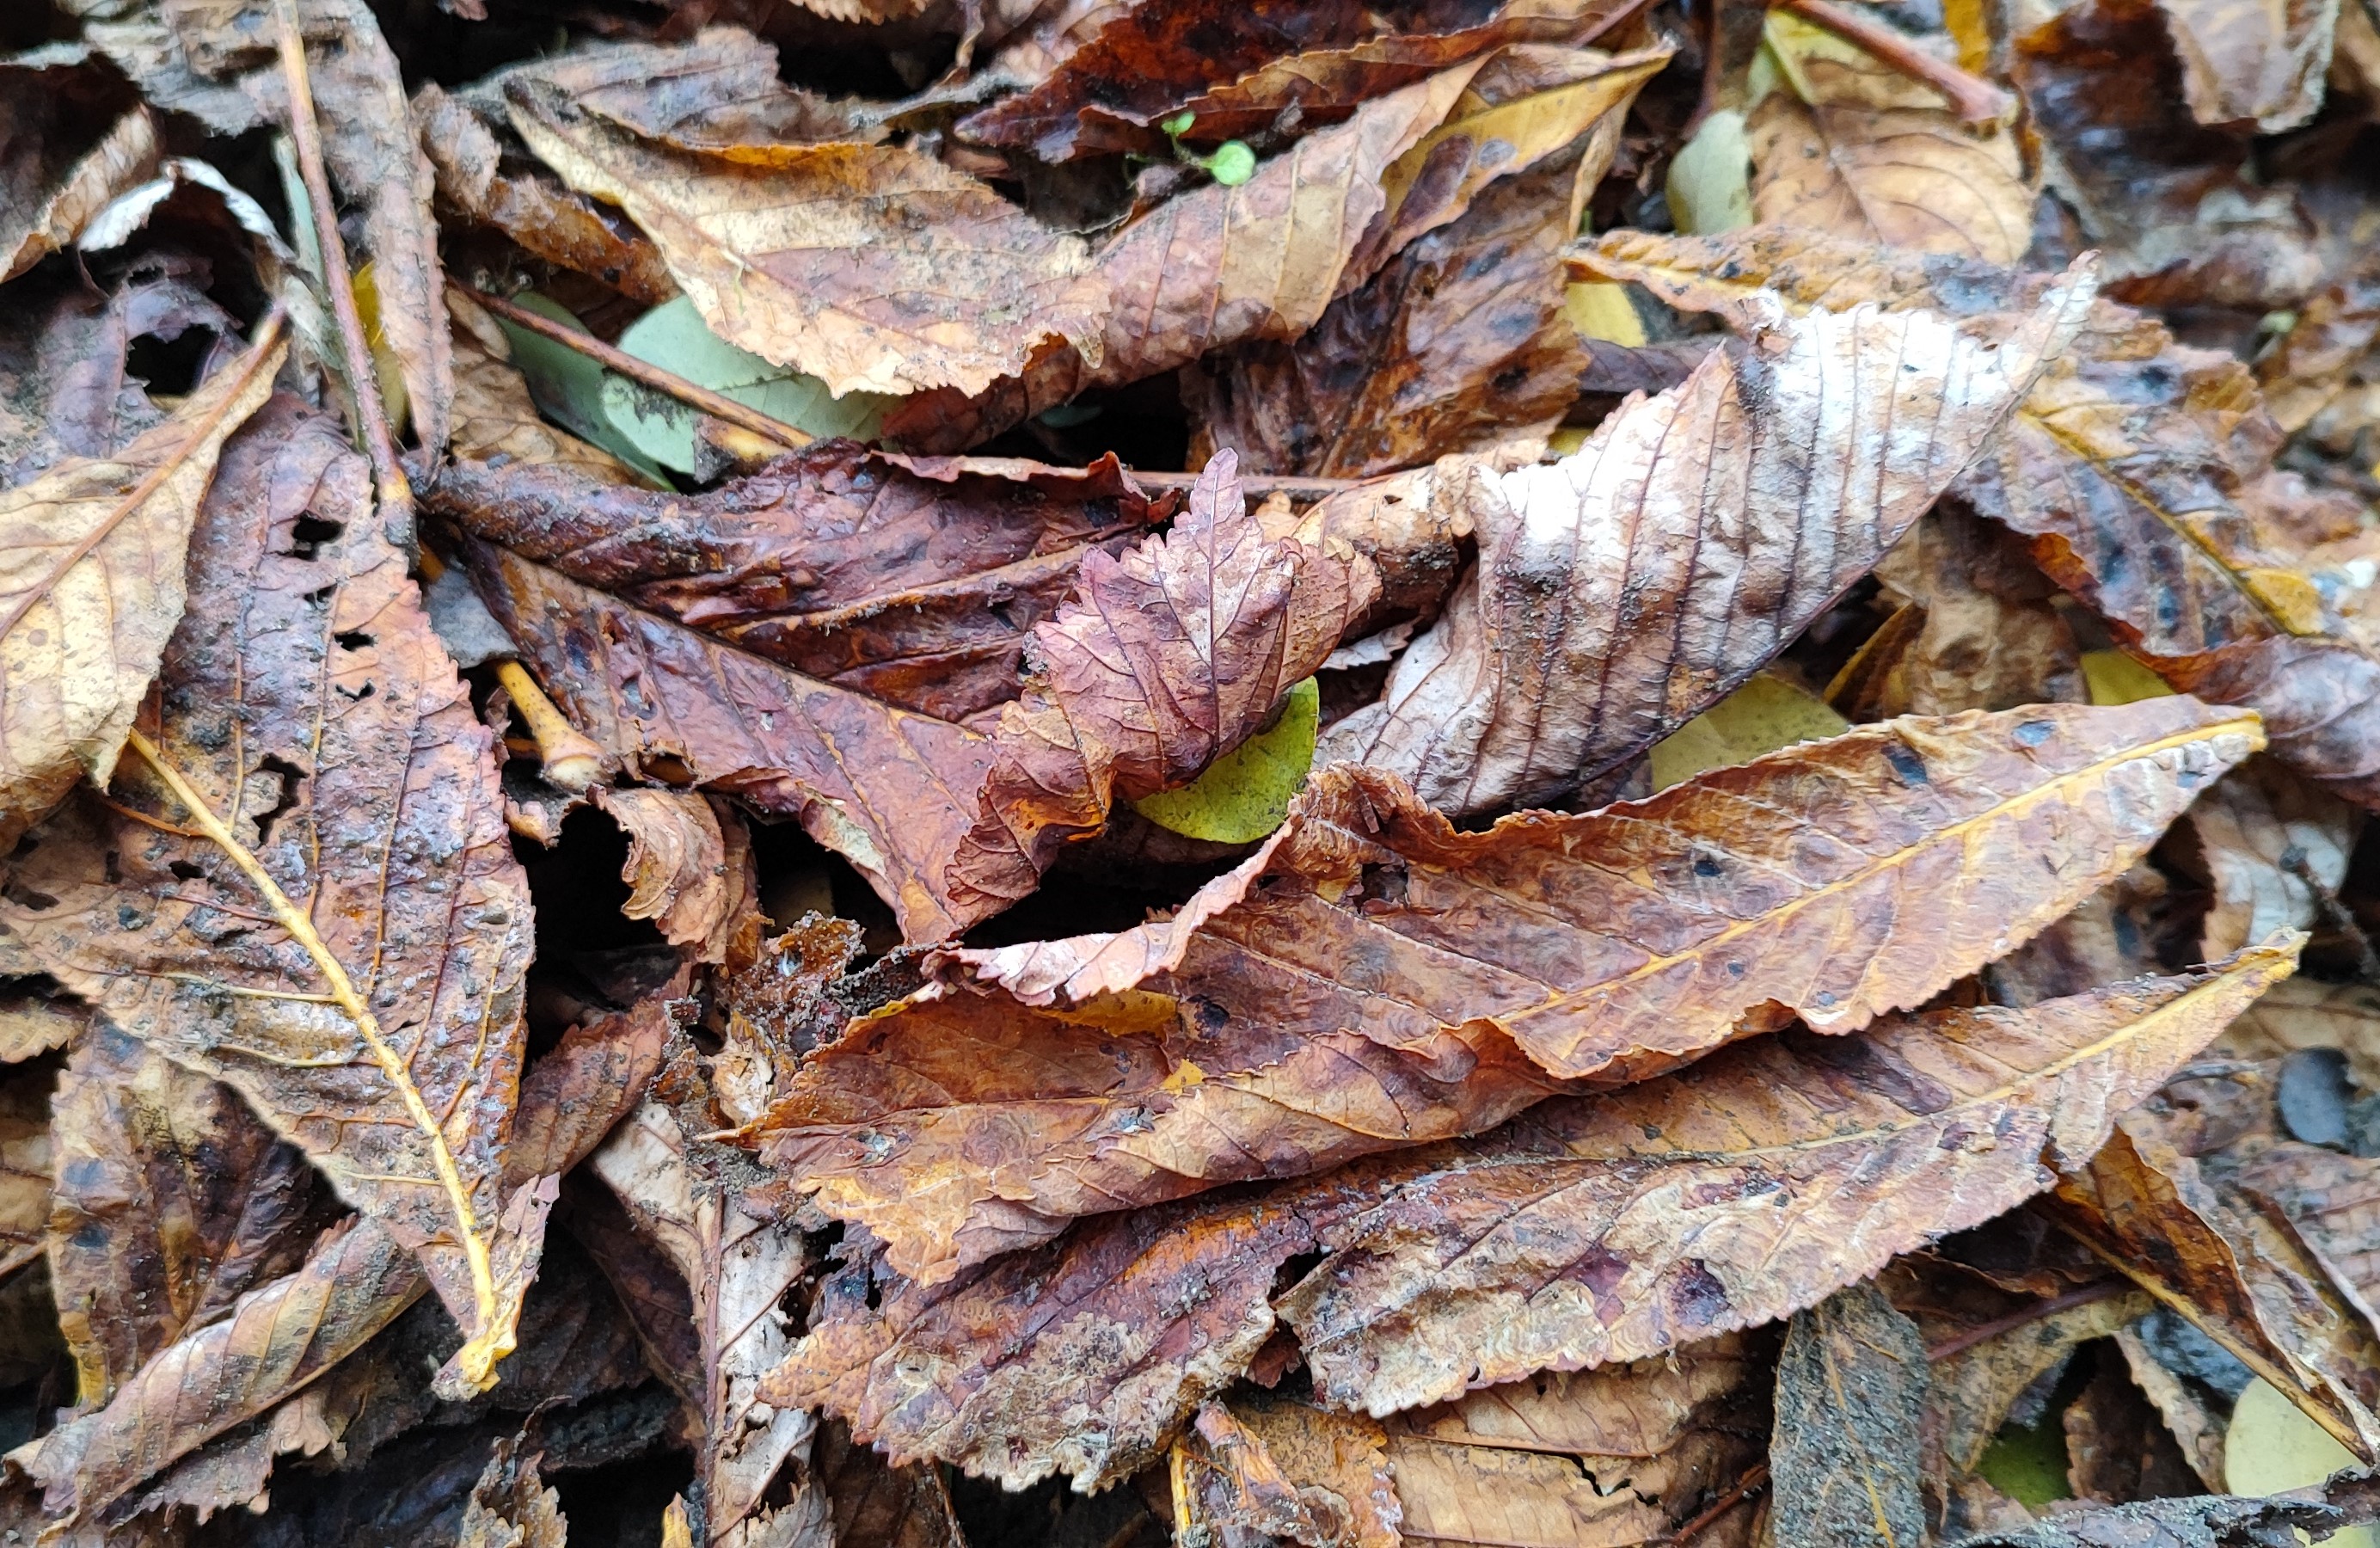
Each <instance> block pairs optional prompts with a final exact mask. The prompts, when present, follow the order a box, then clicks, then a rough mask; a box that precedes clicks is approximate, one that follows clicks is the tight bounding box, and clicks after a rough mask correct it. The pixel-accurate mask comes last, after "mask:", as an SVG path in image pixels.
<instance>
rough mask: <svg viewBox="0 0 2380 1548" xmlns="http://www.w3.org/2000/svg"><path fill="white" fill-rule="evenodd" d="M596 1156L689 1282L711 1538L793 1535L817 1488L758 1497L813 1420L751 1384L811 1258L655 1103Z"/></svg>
mask: <svg viewBox="0 0 2380 1548" xmlns="http://www.w3.org/2000/svg"><path fill="white" fill-rule="evenodd" d="M592 1164H593V1167H594V1170H595V1175H596V1176H600V1177H601V1178H602V1179H603V1181H604V1182H605V1183H606V1184H608V1185H609V1186H610V1187H611V1188H612V1191H613V1193H614V1194H616V1195H617V1196H618V1197H619V1200H620V1202H621V1203H622V1204H623V1205H624V1206H625V1208H626V1209H627V1211H628V1213H630V1215H631V1216H633V1217H634V1218H635V1219H636V1220H637V1223H638V1225H640V1226H641V1227H642V1228H643V1229H644V1230H645V1231H646V1232H647V1233H648V1234H650V1236H651V1237H652V1238H653V1239H654V1240H655V1241H656V1242H657V1243H658V1244H659V1245H660V1246H661V1248H662V1250H663V1251H664V1252H666V1253H667V1254H668V1255H669V1257H670V1259H671V1261H672V1262H674V1263H675V1264H676V1266H677V1269H678V1272H679V1273H680V1274H682V1275H683V1276H684V1277H685V1280H686V1285H687V1286H689V1287H690V1288H691V1290H692V1291H693V1312H694V1325H695V1328H696V1329H697V1330H698V1335H699V1347H698V1351H697V1358H698V1365H697V1366H696V1368H695V1369H694V1371H692V1372H690V1374H692V1375H693V1376H694V1377H695V1379H696V1382H697V1383H698V1387H697V1395H696V1396H697V1397H698V1403H699V1419H700V1421H701V1425H702V1440H701V1450H700V1453H699V1457H698V1468H699V1469H700V1472H699V1475H698V1476H699V1477H700V1478H701V1479H702V1481H703V1488H704V1500H705V1509H706V1513H707V1516H706V1519H707V1522H708V1525H709V1529H710V1535H709V1541H710V1542H712V1543H714V1544H723V1545H726V1548H770V1545H772V1544H775V1543H778V1542H786V1541H788V1540H798V1538H797V1535H796V1534H797V1530H798V1527H799V1524H800V1523H801V1522H803V1521H805V1520H807V1519H811V1518H823V1517H824V1515H825V1513H826V1511H827V1508H828V1506H827V1501H826V1499H825V1497H824V1494H823V1493H822V1492H820V1490H818V1489H816V1488H813V1487H807V1486H799V1487H796V1488H795V1490H794V1497H793V1499H792V1500H791V1501H790V1502H789V1503H785V1504H783V1505H764V1504H763V1496H765V1495H767V1494H768V1493H769V1492H770V1487H771V1483H772V1482H773V1481H775V1479H776V1477H777V1473H778V1470H779V1469H781V1468H783V1467H784V1466H785V1465H786V1464H787V1462H788V1461H792V1460H798V1459H800V1458H802V1457H804V1455H805V1454H806V1450H807V1445H808V1444H809V1441H810V1437H811V1435H812V1433H813V1432H815V1430H816V1428H817V1425H816V1421H815V1420H813V1419H812V1417H811V1416H810V1415H809V1414H807V1413H805V1412H803V1411H802V1410H801V1409H799V1408H771V1407H770V1406H769V1405H767V1404H766V1403H763V1402H760V1401H759V1399H758V1398H757V1397H756V1396H755V1395H754V1391H753V1389H754V1386H755V1385H756V1383H758V1382H759V1378H760V1377H761V1376H762V1375H763V1374H764V1373H765V1372H767V1371H769V1370H770V1369H771V1368H772V1367H774V1366H775V1365H776V1364H777V1363H778V1361H780V1360H781V1359H783V1358H784V1355H785V1352H786V1350H787V1348H788V1347H790V1346H791V1342H792V1337H791V1330H790V1328H789V1327H788V1325H787V1323H788V1319H787V1316H786V1314H785V1312H784V1310H783V1308H782V1307H781V1306H780V1304H779V1303H780V1302H781V1301H783V1299H784V1298H785V1296H786V1293H787V1292H788V1291H789V1290H790V1289H791V1288H792V1287H793V1285H794V1281H795V1279H796V1278H798V1277H799V1276H800V1275H801V1274H803V1273H804V1272H805V1271H806V1270H807V1269H808V1268H809V1267H810V1255H809V1252H808V1250H807V1249H806V1248H804V1246H803V1245H802V1237H801V1233H800V1232H799V1231H798V1230H796V1229H795V1227H794V1226H793V1225H792V1224H791V1223H790V1222H787V1221H783V1220H777V1219H773V1218H770V1217H768V1215H767V1214H766V1213H760V1214H756V1213H754V1212H753V1211H752V1210H751V1209H750V1208H748V1207H747V1205H746V1204H745V1202H744V1201H743V1199H742V1197H741V1194H740V1192H739V1191H738V1189H737V1188H735V1184H734V1181H733V1179H732V1175H730V1176H722V1173H721V1170H720V1168H719V1166H718V1165H717V1160H716V1152H715V1151H712V1152H708V1153H707V1152H706V1151H705V1149H704V1147H703V1146H702V1144H701V1142H700V1141H698V1140H689V1139H688V1138H687V1137H686V1132H685V1131H684V1130H683V1129H682V1128H681V1127H679V1123H678V1120H677V1118H676V1117H675V1116H674V1115H672V1114H671V1112H670V1110H669V1109H668V1108H666V1107H664V1106H662V1104H661V1103H657V1102H649V1103H646V1104H645V1105H644V1106H643V1107H641V1108H639V1109H638V1110H637V1113H636V1114H635V1115H633V1116H632V1117H631V1118H630V1119H629V1120H628V1121H627V1122H626V1123H625V1124H623V1125H622V1126H621V1127H620V1128H619V1129H618V1130H617V1131H615V1132H614V1133H613V1136H612V1138H611V1139H609V1140H606V1141H605V1142H604V1143H603V1146H602V1148H601V1149H600V1150H598V1151H597V1152H595V1154H594V1157H593V1159H592Z"/></svg>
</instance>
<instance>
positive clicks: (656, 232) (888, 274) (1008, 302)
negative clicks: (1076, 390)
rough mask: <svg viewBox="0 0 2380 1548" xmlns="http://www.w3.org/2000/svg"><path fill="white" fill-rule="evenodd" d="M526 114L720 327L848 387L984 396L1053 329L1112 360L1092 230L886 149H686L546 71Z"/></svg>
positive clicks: (517, 103) (1107, 304)
mask: <svg viewBox="0 0 2380 1548" xmlns="http://www.w3.org/2000/svg"><path fill="white" fill-rule="evenodd" d="M505 91H506V96H505V100H506V102H507V103H508V104H509V105H510V107H511V109H512V118H513V124H514V127H515V128H517V129H518V130H519V131H520V134H521V137H522V138H523V139H524V140H528V144H529V147H530V149H532V150H534V151H535V152H537V153H538V155H539V156H540V157H541V158H542V159H543V160H544V161H545V162H546V164H547V165H550V166H552V167H553V169H554V170H555V171H556V172H557V173H559V174H560V175H561V177H563V179H564V180H565V182H567V183H568V184H569V185H570V186H571V187H572V188H574V189H577V190H578V191H580V192H582V193H587V194H591V195H593V196H595V197H597V198H599V199H602V200H604V201H608V202H611V203H615V204H618V205H619V206H620V207H621V208H622V209H624V210H625V211H626V212H627V213H628V215H629V217H630V218H631V219H633V220H634V221H636V223H637V225H639V226H640V227H642V228H643V229H644V231H645V233H646V234H647V235H648V236H650V237H651V238H652V239H653V241H654V243H655V244H656V245H657V246H658V247H659V248H660V249H661V250H662V258H663V260H664V261H666V262H668V264H669V267H670V273H671V274H672V276H673V277H674V278H675V279H676V281H677V283H678V285H679V286H680V287H681V288H683V289H684V290H685V291H686V295H687V296H688V297H690V298H691V299H693V301H694V303H695V305H696V306H697V307H698V308H699V309H700V311H701V312H702V314H703V319H704V321H705V322H707V323H710V326H711V329H712V331H713V332H715V333H717V334H719V335H721V336H722V337H723V338H726V339H728V340H730V341H731V342H734V343H736V344H740V345H742V346H743V347H745V348H747V349H749V350H750V351H751V352H752V353H754V354H756V355H759V356H760V357H762V358H763V359H765V360H773V361H775V362H776V363H778V364H780V365H789V366H793V367H795V368H796V369H799V370H801V371H804V372H808V373H809V374H811V375H813V376H816V377H819V378H820V380H822V381H824V382H825V383H826V384H827V385H828V386H829V387H830V388H831V389H832V390H833V391H834V392H836V393H847V392H856V391H862V392H879V393H913V392H921V391H924V390H927V389H929V388H933V387H941V386H950V387H953V388H954V389H956V390H957V391H959V392H962V393H977V392H980V391H982V390H983V389H984V388H985V387H986V386H988V385H990V384H991V383H992V382H994V381H996V380H998V379H999V378H1000V377H1002V376H1005V375H1013V374H1014V373H1015V372H1020V371H1022V370H1023V369H1024V368H1025V365H1026V360H1028V358H1029V357H1030V356H1031V354H1032V352H1033V351H1034V350H1035V348H1036V347H1038V346H1040V345H1042V344H1043V343H1044V341H1047V340H1055V341H1058V342H1060V343H1062V344H1063V345H1064V346H1066V347H1080V348H1082V349H1083V350H1084V351H1085V352H1086V353H1087V356H1088V357H1089V358H1091V359H1094V360H1096V359H1097V358H1098V356H1099V338H1100V330H1101V328H1102V326H1103V324H1104V323H1105V322H1106V319H1107V316H1108V314H1109V311H1110V309H1111V299H1110V296H1109V293H1108V286H1107V284H1106V282H1105V280H1104V277H1103V276H1102V275H1101V274H1099V272H1098V270H1097V269H1096V268H1095V267H1094V265H1093V264H1092V262H1091V258H1090V253H1089V250H1088V249H1087V247H1086V246H1085V244H1084V243H1083V242H1082V240H1081V239H1080V238H1075V237H1072V236H1068V235H1065V234H1062V233H1060V232H1054V231H1051V230H1049V229H1048V228H1046V227H1044V226H1041V225H1038V224H1037V223H1036V222H1034V221H1033V220H1032V219H1031V218H1030V217H1028V216H1027V215H1026V214H1025V213H1023V212H1022V211H1020V210H1018V209H1016V208H1015V206H1014V205H1012V204H1010V203H1008V202H1007V201H1005V200H1002V198H1001V197H1000V196H999V195H998V194H996V193H994V192H993V191H992V190H991V189H989V188H987V187H986V186H984V185H983V184H981V183H978V182H977V181H976V180H975V179H974V178H972V177H967V176H966V175H965V174H964V173H960V172H956V171H953V170H952V169H951V168H949V167H947V166H945V165H943V164H941V162H938V161H935V160H933V159H931V158H929V157H927V156H924V155H921V154H919V153H917V152H915V151H911V150H907V149H905V148H902V147H898V146H890V145H863V144H851V143H830V144H820V145H784V144H777V145H770V144H765V143H764V144H759V145H737V146H735V147H733V148H731V149H728V150H725V151H716V152H714V151H709V150H700V149H680V148H676V147H674V146H672V145H669V144H667V143H662V142H656V141H654V140H650V139H647V138H645V137H643V136H642V135H640V134H639V133H637V131H636V130H634V129H632V128H629V127H627V126H625V125H623V124H621V123H619V122H618V121H616V120H614V119H612V118H609V117H606V116H602V115H601V114H600V113H598V112H595V111H592V110H590V109H589V108H588V107H586V106H585V105H583V104H579V103H577V102H576V101H575V100H573V98H572V97H571V95H570V94H569V92H568V91H567V90H566V89H565V88H564V87H562V86H561V85H559V84H557V83H555V82H553V81H550V80H545V79H539V78H536V77H532V76H525V77H519V78H516V79H514V80H513V81H512V82H510V83H509V84H508V85H507V87H506V89H505Z"/></svg>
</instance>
